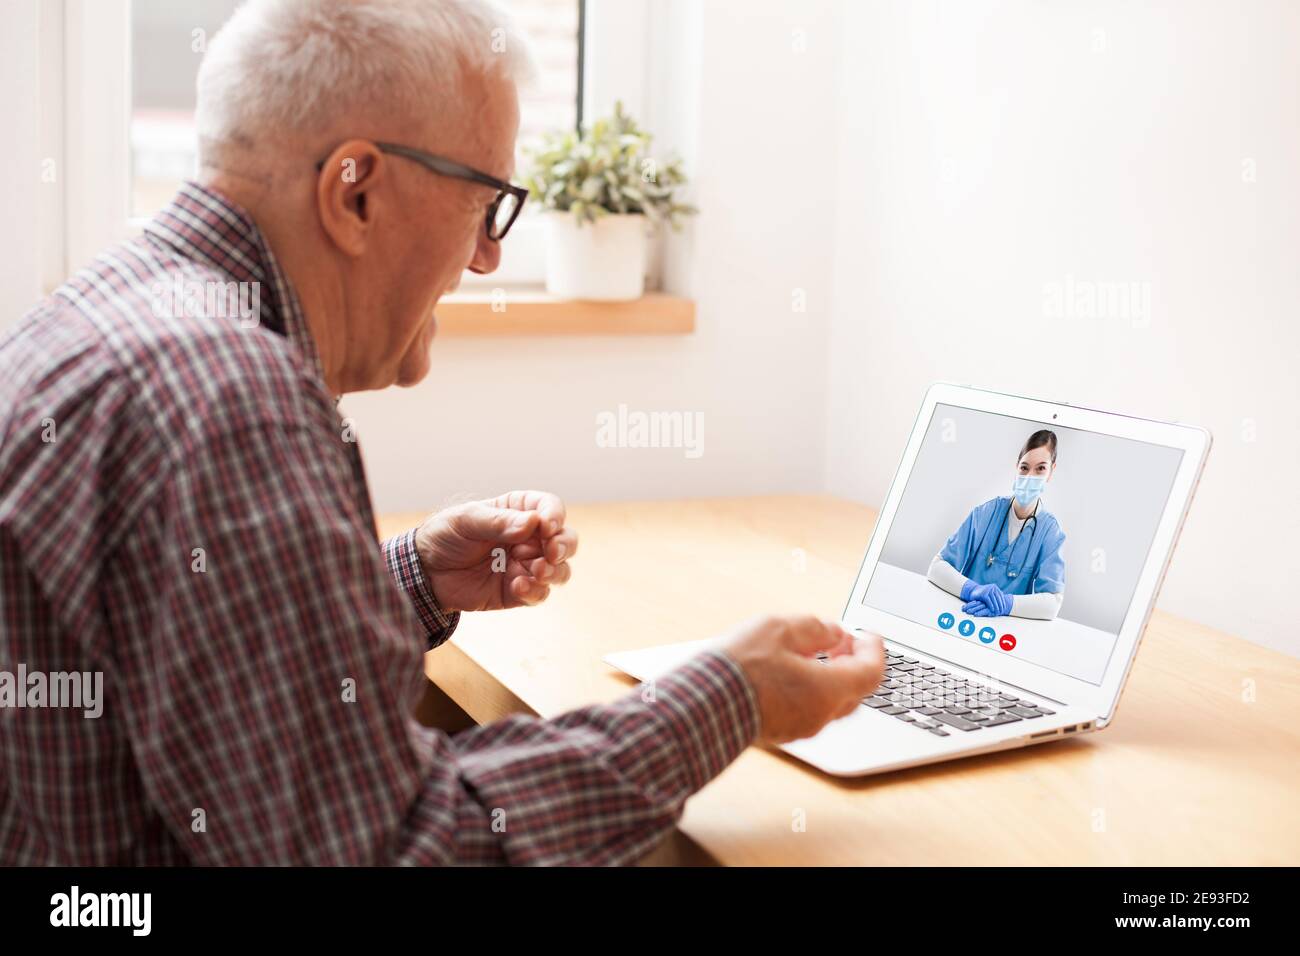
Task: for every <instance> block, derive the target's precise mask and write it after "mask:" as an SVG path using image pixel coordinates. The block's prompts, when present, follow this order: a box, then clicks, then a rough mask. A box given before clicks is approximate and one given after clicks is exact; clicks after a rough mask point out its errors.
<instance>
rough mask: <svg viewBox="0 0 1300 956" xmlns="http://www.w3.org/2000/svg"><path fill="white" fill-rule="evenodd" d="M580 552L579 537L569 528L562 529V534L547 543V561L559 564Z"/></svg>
mask: <svg viewBox="0 0 1300 956" xmlns="http://www.w3.org/2000/svg"><path fill="white" fill-rule="evenodd" d="M577 550H578V535H577V534H576V533H574V532H573V531H570V530H569V529H568V528H561V530H560V533H559V534H557V535H553V536H552V537H551V538H549V539H548V540H547V541H546V560H547V561H550V562H551V564H559V563H560V562H561V561H567V560H569V558H571V557H573V556H574V554H576V553H577Z"/></svg>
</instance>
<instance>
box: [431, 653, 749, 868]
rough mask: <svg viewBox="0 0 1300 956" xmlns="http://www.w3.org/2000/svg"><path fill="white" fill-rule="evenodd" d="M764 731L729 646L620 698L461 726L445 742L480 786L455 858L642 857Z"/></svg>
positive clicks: (580, 860) (470, 787) (465, 782)
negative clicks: (549, 716) (690, 800)
mask: <svg viewBox="0 0 1300 956" xmlns="http://www.w3.org/2000/svg"><path fill="white" fill-rule="evenodd" d="M758 729H759V716H758V704H757V700H756V699H755V697H754V693H753V690H752V689H751V687H750V685H749V681H748V680H747V679H746V677H745V676H744V674H743V673H742V672H741V670H740V668H739V667H738V666H737V665H736V663H735V662H734V661H732V660H731V658H729V657H728V656H727V655H726V654H724V653H722V652H719V651H710V652H708V653H705V654H702V655H700V656H698V657H696V658H695V659H694V660H692V661H689V662H688V663H686V664H684V665H683V666H682V667H680V668H678V669H677V670H676V671H674V672H672V673H671V674H669V675H667V676H664V677H661V678H659V679H658V680H657V681H654V682H651V683H648V684H643V685H642V686H641V688H640V689H639V690H638V691H637V692H636V693H633V694H630V695H628V696H626V697H624V698H623V699H622V700H619V701H616V702H615V703H612V704H608V705H602V706H595V707H587V708H583V709H581V710H575V711H572V712H570V713H568V714H564V715H562V716H560V717H557V718H555V719H554V720H550V721H539V720H537V719H535V718H531V717H526V716H514V717H509V718H506V719H504V720H501V721H497V722H496V723H492V724H487V725H485V726H483V727H476V728H473V729H471V730H467V731H464V732H463V733H461V734H459V735H457V736H456V737H455V738H454V739H453V740H452V741H450V742H449V744H448V745H447V747H446V748H444V749H443V751H442V752H443V753H446V754H447V756H448V757H449V758H454V759H455V761H456V764H457V766H458V768H459V785H460V786H461V787H464V788H465V790H466V792H469V793H473V794H474V795H475V799H474V801H473V804H472V807H473V811H474V814H475V815H474V817H473V818H472V819H470V820H464V821H461V823H460V825H459V826H458V827H457V828H456V830H455V831H454V833H453V837H454V840H455V848H456V858H457V859H459V860H462V861H477V862H505V863H512V864H532V865H555V864H569V865H571V864H583V865H605V866H608V865H617V864H626V863H632V862H635V861H636V860H638V859H640V858H641V857H643V856H644V855H645V854H646V853H648V852H649V851H650V850H652V849H653V848H654V847H655V846H656V844H658V843H659V842H660V841H661V840H662V839H663V838H664V837H665V836H666V835H667V834H668V832H669V831H670V830H671V829H672V827H673V825H674V824H675V823H676V821H677V820H678V819H679V818H680V816H681V813H682V809H683V806H684V804H685V802H686V798H687V797H689V796H690V795H691V794H693V793H695V792H696V791H697V790H699V789H700V788H701V787H703V786H704V785H705V784H706V783H708V782H709V781H710V780H712V779H713V778H714V777H715V776H717V775H718V774H719V773H720V772H721V771H722V770H723V768H725V767H726V766H727V765H728V764H729V763H731V761H733V760H734V759H735V758H736V757H737V756H738V755H739V754H740V752H741V751H743V750H744V749H745V748H746V747H747V746H749V744H751V743H752V742H753V741H754V738H755V737H756V736H757V734H758Z"/></svg>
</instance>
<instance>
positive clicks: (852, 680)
mask: <svg viewBox="0 0 1300 956" xmlns="http://www.w3.org/2000/svg"><path fill="white" fill-rule="evenodd" d="M827 669H828V670H829V671H830V672H831V673H832V674H833V675H834V676H835V679H836V681H837V683H838V685H839V687H840V688H841V690H842V691H843V692H845V693H848V694H849V695H851V697H852V699H853V700H855V701H856V700H858V699H860V698H862V697H866V696H867V695H868V694H870V693H871V692H872V691H874V690H875V689H876V687H878V686H879V684H880V678H881V676H883V674H884V671H885V653H884V649H883V648H882V647H881V644H880V640H879V639H878V638H875V637H874V635H873V636H871V637H870V638H865V639H863V640H860V641H855V642H854V643H853V650H852V652H851V653H848V654H841V655H840V656H839V657H836V658H835V659H834V660H832V661H831V662H830V666H829V667H828V668H827Z"/></svg>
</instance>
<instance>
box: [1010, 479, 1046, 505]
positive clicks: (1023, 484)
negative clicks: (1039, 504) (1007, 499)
mask: <svg viewBox="0 0 1300 956" xmlns="http://www.w3.org/2000/svg"><path fill="white" fill-rule="evenodd" d="M1046 484H1047V479H1046V478H1043V477H1041V476H1039V475H1018V476H1017V477H1016V482H1015V484H1013V485H1012V486H1011V494H1012V495H1013V496H1014V497H1015V499H1016V504H1018V505H1020V507H1022V508H1028V507H1029V506H1030V505H1032V504H1033V503H1034V502H1035V501H1037V500H1038V496H1039V495H1041V494H1042V493H1043V487H1044V486H1045V485H1046Z"/></svg>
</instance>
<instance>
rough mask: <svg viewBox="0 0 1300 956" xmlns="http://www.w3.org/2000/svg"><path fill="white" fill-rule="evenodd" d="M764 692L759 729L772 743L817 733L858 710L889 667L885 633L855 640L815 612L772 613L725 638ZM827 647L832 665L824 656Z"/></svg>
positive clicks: (756, 689)
mask: <svg viewBox="0 0 1300 956" xmlns="http://www.w3.org/2000/svg"><path fill="white" fill-rule="evenodd" d="M721 648H722V650H724V651H726V653H727V654H728V655H729V656H730V657H731V659H732V660H734V661H735V662H736V663H737V664H739V665H740V669H741V670H743V671H744V672H745V676H746V677H747V678H749V683H750V686H751V687H753V689H754V694H755V696H756V697H757V698H758V709H759V714H760V728H759V736H760V737H761V738H762V739H763V740H764V741H765V742H766V743H772V744H781V743H786V742H787V741H791V740H802V739H803V738H805V737H811V736H812V735H813V734H815V733H817V731H819V730H821V729H822V728H823V727H825V726H826V725H827V724H828V723H830V722H831V721H832V720H835V719H836V718H839V717H846V716H848V715H849V714H851V713H853V710H854V708H856V707H858V706H859V705H860V704H861V702H862V698H864V697H867V696H869V695H870V694H871V693H872V692H874V691H875V689H876V687H877V686H878V685H879V684H880V679H881V677H882V676H883V675H884V673H885V650H884V645H883V644H882V643H881V640H880V637H879V635H876V634H871V635H868V636H867V637H865V638H859V639H855V638H854V637H853V636H852V635H851V634H849V632H848V631H846V630H844V628H842V627H840V625H838V624H836V623H833V622H831V621H822V620H819V619H818V618H815V617H764V618H759V619H758V620H755V621H751V622H749V623H747V624H744V625H742V626H741V627H740V628H738V629H737V630H736V631H735V632H733V633H732V634H731V635H730V636H728V637H727V638H725V639H724V640H723V641H722V643H721ZM821 652H825V653H826V654H827V655H828V656H829V657H830V662H829V663H828V664H822V663H820V662H819V661H818V660H817V654H819V653H821Z"/></svg>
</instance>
